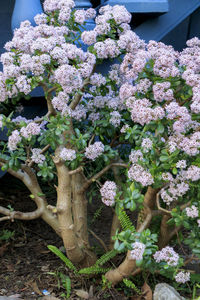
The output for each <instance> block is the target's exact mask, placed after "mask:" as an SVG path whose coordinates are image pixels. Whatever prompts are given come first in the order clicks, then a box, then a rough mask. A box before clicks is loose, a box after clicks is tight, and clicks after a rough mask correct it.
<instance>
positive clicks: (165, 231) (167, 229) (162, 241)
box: [158, 215, 181, 249]
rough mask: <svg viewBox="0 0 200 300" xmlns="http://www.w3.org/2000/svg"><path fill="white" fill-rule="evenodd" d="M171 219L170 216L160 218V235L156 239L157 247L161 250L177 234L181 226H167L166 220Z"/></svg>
mask: <svg viewBox="0 0 200 300" xmlns="http://www.w3.org/2000/svg"><path fill="white" fill-rule="evenodd" d="M169 219H171V216H169V215H164V216H163V217H162V221H161V225H160V235H159V238H158V247H159V249H162V248H164V247H166V246H167V245H168V244H169V242H170V240H171V239H172V238H173V237H174V236H175V235H176V234H177V233H178V232H179V230H180V229H181V226H178V227H176V226H175V227H172V226H169V225H168V224H167V222H168V220H169Z"/></svg>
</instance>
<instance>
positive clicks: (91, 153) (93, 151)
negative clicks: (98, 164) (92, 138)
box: [85, 142, 104, 160]
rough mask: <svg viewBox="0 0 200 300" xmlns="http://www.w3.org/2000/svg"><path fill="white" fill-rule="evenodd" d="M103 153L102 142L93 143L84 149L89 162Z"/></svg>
mask: <svg viewBox="0 0 200 300" xmlns="http://www.w3.org/2000/svg"><path fill="white" fill-rule="evenodd" d="M103 152H104V144H103V143H102V142H95V143H94V144H93V145H90V146H88V147H86V149H85V156H86V157H87V158H89V159H91V160H95V159H96V158H97V157H99V156H100V155H101V154H102V153H103Z"/></svg>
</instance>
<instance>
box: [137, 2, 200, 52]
mask: <svg viewBox="0 0 200 300" xmlns="http://www.w3.org/2000/svg"><path fill="white" fill-rule="evenodd" d="M199 7H200V1H199V0H170V1H169V12H168V13H166V14H163V15H162V16H158V17H156V18H150V19H149V20H147V21H146V22H144V23H143V24H141V25H140V26H138V27H137V28H136V29H135V32H136V33H137V34H138V35H139V36H140V37H141V38H143V39H144V40H145V41H149V40H155V41H161V40H162V39H164V38H165V37H166V36H167V34H169V33H170V32H171V31H172V30H174V29H175V28H176V27H177V26H178V25H180V24H181V23H182V22H184V20H186V19H187V17H188V16H190V15H191V14H192V13H193V12H194V11H195V10H196V9H198V8H199ZM197 14H198V17H197V18H200V14H199V13H197ZM183 26H185V24H184V25H183ZM193 26H194V27H196V32H197V33H198V36H199V33H200V27H198V25H196V24H195V22H194V24H193ZM174 34H175V38H176V36H177V38H181V37H182V38H184V39H185V36H184V32H182V31H181V33H180V32H179V31H177V32H175V33H174ZM168 40H169V44H173V43H172V42H171V43H170V39H168ZM174 42H176V41H174ZM175 46H178V43H175ZM178 48H179V46H178Z"/></svg>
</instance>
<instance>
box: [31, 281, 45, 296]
mask: <svg viewBox="0 0 200 300" xmlns="http://www.w3.org/2000/svg"><path fill="white" fill-rule="evenodd" d="M29 286H30V287H32V289H33V291H34V292H35V293H36V294H38V295H42V293H41V292H40V290H39V288H38V285H37V282H36V281H34V282H30V284H29Z"/></svg>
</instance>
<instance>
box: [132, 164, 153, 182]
mask: <svg viewBox="0 0 200 300" xmlns="http://www.w3.org/2000/svg"><path fill="white" fill-rule="evenodd" d="M128 178H129V179H130V180H135V181H137V182H139V183H141V185H142V186H148V185H152V184H153V183H154V179H153V176H152V175H151V173H150V172H148V171H146V170H145V169H144V168H143V167H142V166H140V165H138V164H133V165H132V166H131V167H130V169H129V171H128Z"/></svg>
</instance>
